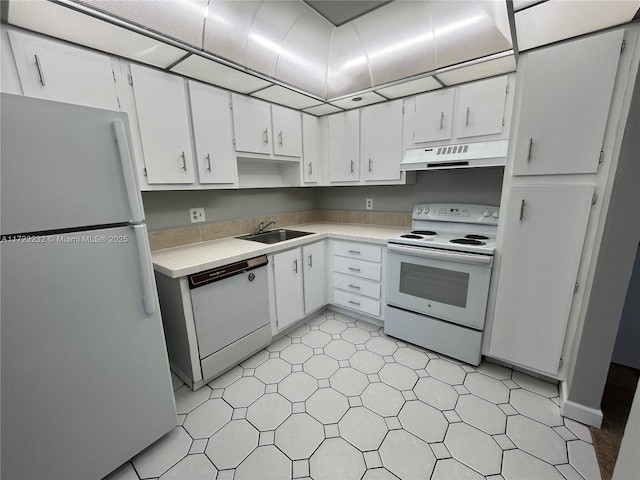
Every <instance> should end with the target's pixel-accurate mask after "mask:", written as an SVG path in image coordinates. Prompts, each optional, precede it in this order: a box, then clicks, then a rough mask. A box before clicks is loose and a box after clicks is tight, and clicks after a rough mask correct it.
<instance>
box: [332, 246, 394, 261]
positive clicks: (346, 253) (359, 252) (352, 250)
mask: <svg viewBox="0 0 640 480" xmlns="http://www.w3.org/2000/svg"><path fill="white" fill-rule="evenodd" d="M333 254H334V255H339V256H341V257H349V258H357V259H358V260H368V261H370V262H381V261H382V247H381V246H379V245H364V244H361V243H350V242H333Z"/></svg>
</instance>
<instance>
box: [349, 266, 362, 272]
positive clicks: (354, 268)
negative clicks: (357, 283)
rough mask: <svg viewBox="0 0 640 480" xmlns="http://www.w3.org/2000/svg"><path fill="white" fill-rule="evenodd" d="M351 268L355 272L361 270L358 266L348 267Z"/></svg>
mask: <svg viewBox="0 0 640 480" xmlns="http://www.w3.org/2000/svg"><path fill="white" fill-rule="evenodd" d="M348 269H349V270H351V271H353V272H359V271H360V269H359V268H356V267H348Z"/></svg>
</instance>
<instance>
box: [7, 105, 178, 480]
mask: <svg viewBox="0 0 640 480" xmlns="http://www.w3.org/2000/svg"><path fill="white" fill-rule="evenodd" d="M128 125H129V124H128V118H127V115H126V114H124V113H120V112H112V111H107V110H98V109H94V108H87V107H80V106H75V105H70V104H65V103H58V102H51V101H48V100H41V99H35V98H29V97H22V96H17V95H9V94H4V93H3V94H2V152H1V171H2V177H1V188H2V190H1V192H2V204H1V205H2V206H1V209H2V210H1V213H2V217H1V222H0V233H1V234H2V244H1V259H2V286H1V293H2V307H1V313H2V345H1V346H2V471H1V476H2V478H11V479H26V478H29V479H33V478H47V479H71V478H96V479H98V478H102V477H103V476H105V475H107V474H108V473H110V472H111V471H112V470H114V469H115V468H117V467H118V466H119V465H121V464H122V463H124V462H126V461H127V460H129V459H130V458H131V457H132V456H134V455H135V454H137V453H138V452H140V451H141V450H143V449H144V448H145V447H147V446H148V445H150V444H151V443H153V442H154V441H155V440H157V439H158V438H160V437H161V436H163V435H164V434H165V433H167V432H168V431H170V430H171V429H172V428H174V427H175V425H176V424H177V418H176V410H175V403H174V397H173V388H172V383H171V377H170V373H169V363H168V360H167V354H166V347H165V342H164V334H163V330H162V322H161V318H160V312H159V308H158V300H157V294H156V290H155V281H154V276H153V268H152V263H151V254H150V251H149V244H148V238H147V229H146V226H145V225H144V224H143V223H141V222H142V221H143V220H144V212H143V208H142V199H141V197H140V193H139V190H138V186H137V182H136V177H135V174H134V169H133V164H132V159H131V156H130V150H129V145H130V138H129V130H128V128H129V127H128Z"/></svg>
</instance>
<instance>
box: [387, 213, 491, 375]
mask: <svg viewBox="0 0 640 480" xmlns="http://www.w3.org/2000/svg"><path fill="white" fill-rule="evenodd" d="M498 216H499V210H498V207H493V206H485V205H466V204H465V205H459V204H430V205H416V206H415V208H414V209H413V217H412V218H413V222H412V229H411V231H410V232H407V233H403V234H400V235H398V236H395V237H392V238H390V239H388V242H387V251H388V256H387V298H386V300H387V306H386V309H385V323H384V330H385V333H387V334H388V335H391V336H394V337H397V338H400V339H403V340H406V341H408V342H411V343H415V344H417V345H420V346H422V347H425V348H428V349H431V350H434V351H436V352H439V353H443V354H445V355H448V356H450V357H454V358H457V359H459V360H463V361H466V362H469V363H471V364H474V365H478V364H479V363H480V356H481V355H480V349H481V343H482V332H483V329H484V322H485V312H486V308H487V297H488V294H489V282H490V280H491V267H492V265H493V253H494V251H495V244H496V232H497V229H498Z"/></svg>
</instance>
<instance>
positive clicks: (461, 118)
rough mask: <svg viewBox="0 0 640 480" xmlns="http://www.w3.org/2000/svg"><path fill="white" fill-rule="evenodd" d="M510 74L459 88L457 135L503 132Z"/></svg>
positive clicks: (469, 135)
mask: <svg viewBox="0 0 640 480" xmlns="http://www.w3.org/2000/svg"><path fill="white" fill-rule="evenodd" d="M507 78H508V77H507V76H502V77H496V78H490V79H489V80H482V81H480V82H474V83H469V84H467V85H462V86H461V87H459V100H458V111H457V112H456V116H457V120H456V123H457V131H456V136H457V138H466V137H478V136H481V135H494V134H499V133H502V128H503V126H504V113H505V112H504V106H505V102H506V97H507Z"/></svg>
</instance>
